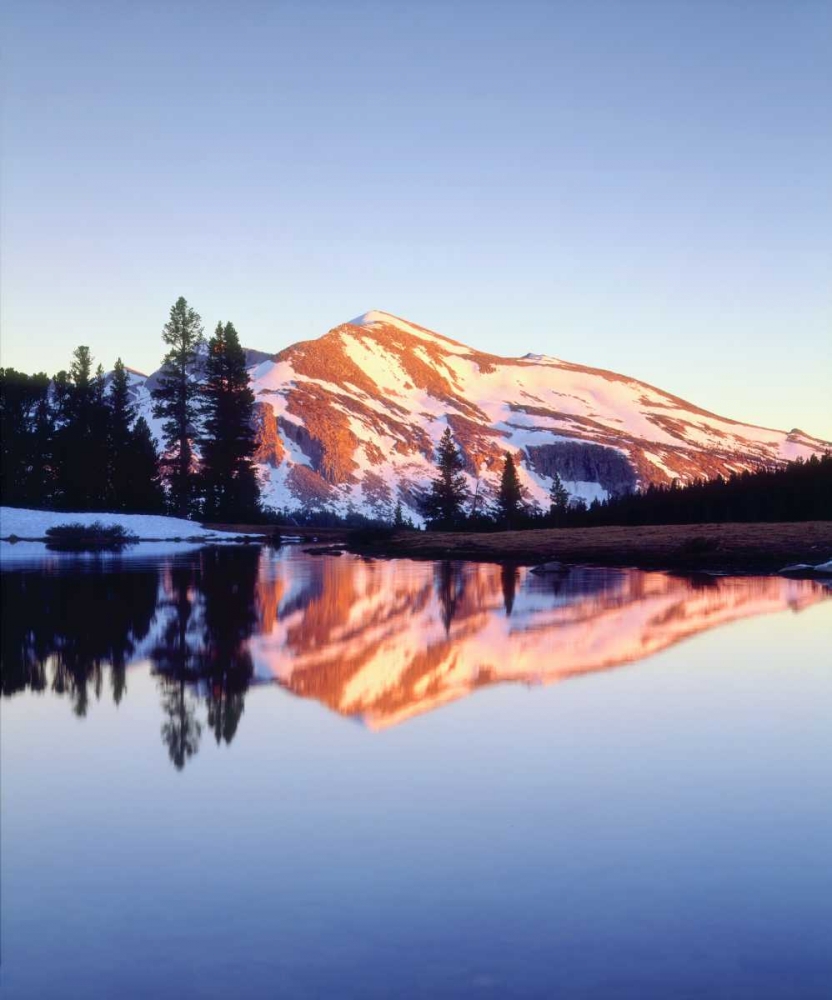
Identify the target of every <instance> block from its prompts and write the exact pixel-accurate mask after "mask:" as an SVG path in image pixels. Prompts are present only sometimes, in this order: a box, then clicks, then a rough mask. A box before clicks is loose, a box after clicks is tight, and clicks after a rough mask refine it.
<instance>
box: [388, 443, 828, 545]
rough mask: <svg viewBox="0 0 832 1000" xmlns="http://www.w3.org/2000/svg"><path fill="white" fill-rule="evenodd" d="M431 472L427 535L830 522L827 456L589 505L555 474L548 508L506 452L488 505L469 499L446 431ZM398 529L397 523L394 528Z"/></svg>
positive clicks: (458, 459)
mask: <svg viewBox="0 0 832 1000" xmlns="http://www.w3.org/2000/svg"><path fill="white" fill-rule="evenodd" d="M436 466H437V474H436V476H435V478H434V479H433V480H432V482H431V483H430V486H429V488H428V490H427V492H426V494H425V499H424V501H423V504H422V513H423V514H424V516H425V518H426V521H427V527H428V529H429V530H438V531H499V530H505V529H507V528H524V529H531V528H552V527H580V526H590V525H643V524H693V523H698V522H710V523H718V522H727V521H811V520H829V519H832V455H824V456H822V457H819V456H817V455H813V456H812V457H811V458H809V459H806V460H803V459H798V460H797V461H795V462H790V463H788V464H787V465H785V466H781V467H778V468H769V469H761V470H759V471H757V472H741V473H735V474H733V475H732V476H730V477H728V478H722V477H717V478H715V479H710V480H699V481H697V482H694V483H691V484H690V485H688V486H680V485H679V484H678V483H677V482H675V481H674V482H673V483H671V484H670V485H668V486H648V487H647V488H646V489H645V490H642V491H638V492H633V493H625V494H622V495H620V496H615V497H611V498H610V499H608V500H605V501H598V500H595V501H593V502H592V503H591V504H590V505H589V506H587V504H586V503H585V502H584V501H583V500H581V499H574V500H571V499H570V496H569V492H568V490H567V489H566V487H565V486H564V484H563V481H562V480H561V478H560V475H559V474H558V473H557V472H556V473H555V475H554V477H553V479H552V483H551V487H550V491H549V507H548V510H545V511H544V510H541V509H540V507H539V506H538V505H537V504H536V503H534V502H533V501H531V500H530V499H529V497H528V493H527V491H526V489H525V488H524V487H523V485H522V484H521V483H520V480H519V478H518V475H517V467H516V465H515V460H514V457H513V456H512V455H511V454H509V453H508V452H506V454H505V456H504V461H503V469H502V475H501V478H500V485H499V488H498V490H497V493H496V496H495V497H494V499H493V501H492V502H491V503H490V504H489V503H486V502H485V501H483V500H482V499H481V498H480V496H479V489H477V492H476V493H475V494H474V497H473V498H472V497H471V496H470V493H469V490H468V486H467V483H466V481H465V477H464V476H463V475H462V468H463V460H462V456H461V455H460V453H459V450H458V449H457V446H456V444H455V443H454V440H453V437H452V435H451V432H450V429H446V431H445V433H444V435H443V436H442V439H441V441H440V443H439V447H438V450H437V455H436ZM396 526H397V527H401V526H402V524H397V525H396Z"/></svg>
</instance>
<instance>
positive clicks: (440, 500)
mask: <svg viewBox="0 0 832 1000" xmlns="http://www.w3.org/2000/svg"><path fill="white" fill-rule="evenodd" d="M436 466H437V470H438V475H437V476H436V478H435V479H434V480H433V481H432V482H431V486H430V492H429V493H428V495H427V497H426V498H425V500H424V502H423V510H424V514H425V516H426V517H427V518H428V520H430V521H432V522H433V523H434V526H435V527H439V528H451V527H453V525H454V524H456V523H457V522H459V521H460V520H461V519H462V505H463V504H464V503H465V501H466V499H467V498H468V486H467V484H466V482H465V476H464V475H463V474H462V468H463V460H462V456H461V455H460V453H459V451H458V449H457V447H456V445H455V444H454V439H453V437H452V435H451V429H450V427H446V428H445V433H444V434H443V435H442V439H441V440H440V442H439V448H438V450H437V455H436Z"/></svg>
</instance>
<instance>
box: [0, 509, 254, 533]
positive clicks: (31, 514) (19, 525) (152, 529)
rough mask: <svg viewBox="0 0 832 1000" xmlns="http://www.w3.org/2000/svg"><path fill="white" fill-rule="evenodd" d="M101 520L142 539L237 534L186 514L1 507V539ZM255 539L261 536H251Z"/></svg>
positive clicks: (107, 524) (106, 524)
mask: <svg viewBox="0 0 832 1000" xmlns="http://www.w3.org/2000/svg"><path fill="white" fill-rule="evenodd" d="M95 521H100V522H101V523H102V524H103V525H105V526H110V525H114V524H118V525H121V527H123V528H124V529H125V530H126V531H132V532H133V534H135V535H138V537H139V538H140V539H152V540H154V541H156V540H165V541H170V540H173V539H176V538H187V539H188V540H189V541H190V540H191V539H200V540H204V539H223V538H230V537H235V536H233V535H229V534H227V533H225V532H216V531H207V530H206V529H205V528H203V527H202V526H201V525H200V524H198V523H197V522H196V521H186V520H185V519H184V518H182V517H165V516H164V515H162V514H108V513H106V512H103V513H102V512H98V513H83V514H81V513H74V512H72V511H56V510H29V509H26V508H23V507H0V538H2V539H8V538H9V537H10V536H12V535H15V536H16V537H17V538H34V539H37V538H45V537H46V532H47V530H48V529H49V528H54V527H57V526H58V525H59V524H83V525H88V524H92V523H93V522H95ZM249 537H251V538H256V537H258V536H257V535H250V536H249Z"/></svg>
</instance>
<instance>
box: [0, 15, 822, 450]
mask: <svg viewBox="0 0 832 1000" xmlns="http://www.w3.org/2000/svg"><path fill="white" fill-rule="evenodd" d="M0 18H2V20H0V28H2V68H0V92H1V93H2V97H1V98H0V102H1V103H0V130H1V132H0V137H1V138H2V145H0V360H2V364H3V365H9V366H14V367H17V368H22V369H24V370H27V371H34V370H46V371H47V372H49V373H52V372H54V371H56V370H58V369H59V368H63V367H68V364H69V361H70V355H71V352H72V349H73V348H74V347H75V346H76V345H78V344H87V345H89V346H90V347H91V349H92V351H93V354H94V355H95V357H96V359H97V360H100V361H101V362H102V363H103V364H104V366H105V367H110V366H111V365H112V363H113V362H114V360H115V358H116V357H117V356H121V357H122V358H123V359H124V361H125V363H126V364H128V365H130V366H132V367H135V368H139V369H141V370H144V371H152V370H154V369H155V368H157V367H158V365H159V362H160V360H161V356H162V353H163V348H162V343H161V329H162V326H163V325H164V323H165V320H166V318H167V315H168V312H169V309H170V306H171V305H172V304H173V302H174V301H175V300H176V298H177V297H178V296H180V295H184V296H185V297H186V298H187V299H188V301H189V302H190V303H191V304H192V305H193V306H194V307H195V308H196V309H197V311H198V312H199V313H200V314H201V315H202V317H203V320H204V323H205V327H206V329H207V330H208V331H210V330H212V329H213V327H214V326H215V325H216V323H217V322H218V321H219V320H223V321H225V320H232V321H233V322H234V324H235V326H236V327H237V329H238V330H239V331H240V335H241V339H242V340H243V342H244V343H245V344H246V345H247V346H250V347H256V348H259V349H261V350H266V351H278V350H280V349H281V348H283V347H285V346H287V345H288V344H291V343H294V342H296V341H298V340H305V339H311V338H315V337H318V336H320V335H322V334H323V333H325V332H326V331H327V330H329V329H331V328H332V327H334V326H337V325H338V324H339V323H342V322H345V321H347V320H349V319H350V318H352V317H354V316H357V315H359V314H361V313H363V312H365V311H368V310H370V309H381V310H386V311H388V312H391V313H394V314H396V315H398V316H402V317H405V318H407V319H410V320H412V321H413V322H416V323H419V324H420V325H422V326H427V327H429V328H431V329H434V330H437V331H438V332H440V333H443V334H445V335H447V336H450V337H453V338H454V339H457V340H461V341H463V342H465V343H467V344H470V345H471V346H473V347H476V348H479V349H481V350H485V351H490V352H493V353H495V354H502V355H508V356H516V355H521V354H525V353H526V352H529V351H531V352H535V353H543V354H551V355H555V356H557V357H561V358H564V359H566V360H569V361H574V362H579V363H582V364H588V365H595V366H598V367H603V368H610V369H613V370H615V371H619V372H623V373H625V374H628V375H632V376H635V377H638V378H641V379H643V380H644V381H647V382H650V383H652V384H654V385H657V386H659V387H661V388H663V389H666V390H668V391H670V392H673V393H675V394H676V395H680V396H682V397H684V398H687V399H689V400H691V401H692V402H694V403H697V404H698V405H700V406H704V407H705V408H707V409H711V410H714V411H715V412H717V413H720V414H723V415H725V416H729V417H734V418H736V419H741V420H747V421H751V422H754V423H759V424H762V425H765V426H772V427H780V428H785V429H790V428H792V427H795V426H797V427H801V428H802V429H804V430H806V431H808V432H809V433H812V434H815V435H818V436H820V437H824V438H826V439H830V440H832V403H830V397H831V396H832V394H831V393H830V388H829V386H830V381H831V380H832V3H829V2H828V0H779V2H771V0H751V2H743V0H701V2H700V0H686V2H676V0H647V2H645V0H626V2H625V0H613V2H609V3H606V2H603V0H587V2H578V0H549V2H545V3H537V2H533V0H512V2H509V0H506V2H500V3H493V2H489V0H471V2H466V0H455V2H452V3H442V2H439V0H420V2H416V0H396V2H394V3H390V2H387V0H378V2H363V0H335V2H324V0H304V2H297V3H294V2H278V0H272V2H268V3H266V2H256V0H240V2H234V3H231V2H227V3H226V2H222V3H220V2H210V0H206V2H200V3H188V2H186V0H177V2H176V3H168V2H164V3H156V2H153V0H139V2H128V0H107V2H101V3H85V2H83V0H73V2H72V3H66V2H63V0H62V2H60V3H47V2H42V0H25V2H20V0H5V3H4V4H3V6H2V14H0Z"/></svg>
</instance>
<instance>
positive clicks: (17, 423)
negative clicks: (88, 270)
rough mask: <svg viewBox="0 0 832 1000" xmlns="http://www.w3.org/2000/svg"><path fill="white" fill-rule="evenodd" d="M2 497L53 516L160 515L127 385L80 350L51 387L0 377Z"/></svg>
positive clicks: (147, 442) (143, 434) (147, 439)
mask: <svg viewBox="0 0 832 1000" xmlns="http://www.w3.org/2000/svg"><path fill="white" fill-rule="evenodd" d="M0 436H1V437H2V472H1V473H0V475H1V476H2V481H1V483H2V497H3V503H5V504H9V505H11V506H19V507H25V506H32V507H51V508H54V509H56V510H81V511H85V510H90V511H97V510H101V511H103V510H117V511H142V512H155V511H160V510H162V508H163V505H164V494H163V492H162V486H161V481H160V478H159V472H158V462H157V458H156V448H155V445H154V441H153V437H152V436H151V433H150V428H149V427H148V425H147V422H146V421H145V420H144V419H143V418H141V417H139V418H138V419H136V416H135V413H134V410H133V407H132V405H131V401H130V389H129V378H128V373H127V370H126V369H125V367H124V365H123V364H122V362H121V359H120V358H119V360H118V361H117V362H116V365H115V368H114V370H113V372H112V374H111V376H110V377H109V378H105V376H104V372H103V371H102V369H101V366H100V365H99V366H98V368H97V369H96V370H95V371H93V359H92V357H91V356H90V351H89V348H87V347H78V348H76V350H75V352H74V353H73V360H72V365H71V366H70V369H69V371H60V372H58V373H57V375H55V377H54V378H52V379H49V378H48V377H47V376H46V375H45V374H44V373H39V374H37V375H26V374H25V373H23V372H18V371H15V369H13V368H3V369H0Z"/></svg>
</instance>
